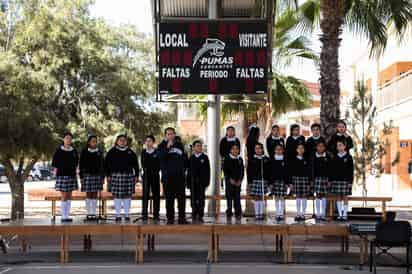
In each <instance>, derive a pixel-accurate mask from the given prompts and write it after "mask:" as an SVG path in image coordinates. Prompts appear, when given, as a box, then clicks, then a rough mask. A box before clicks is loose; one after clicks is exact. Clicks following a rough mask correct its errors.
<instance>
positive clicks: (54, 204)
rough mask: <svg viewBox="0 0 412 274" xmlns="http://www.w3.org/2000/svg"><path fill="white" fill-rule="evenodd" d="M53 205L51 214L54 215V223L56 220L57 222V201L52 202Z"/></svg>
mask: <svg viewBox="0 0 412 274" xmlns="http://www.w3.org/2000/svg"><path fill="white" fill-rule="evenodd" d="M51 203H52V204H51V214H52V220H53V221H54V220H56V215H57V214H56V201H54V200H53V201H52V202H51Z"/></svg>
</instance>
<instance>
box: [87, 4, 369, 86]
mask: <svg viewBox="0 0 412 274" xmlns="http://www.w3.org/2000/svg"><path fill="white" fill-rule="evenodd" d="M91 13H92V15H93V16H96V17H103V18H105V19H106V20H108V21H109V22H111V23H114V24H120V23H130V24H134V25H136V26H137V28H138V29H139V30H140V31H142V32H145V33H150V34H152V33H153V25H152V13H151V8H150V0H116V1H114V0H96V3H95V5H94V7H93V8H92V9H91ZM318 35H319V34H318V33H316V34H313V37H312V43H313V45H312V48H313V49H314V50H315V51H317V52H320V43H319V41H318ZM365 50H366V44H365V43H362V41H360V40H359V39H355V38H354V37H353V36H352V35H351V34H349V33H346V32H344V33H343V39H342V46H341V48H340V64H341V68H345V67H346V66H349V65H350V64H351V62H353V61H354V60H355V59H356V58H357V57H358V56H359V55H360V54H361V53H363V52H364V51H365ZM284 72H285V73H286V74H289V75H293V76H295V77H297V78H300V79H304V80H308V81H317V80H318V79H319V72H318V71H317V69H316V68H315V66H314V65H313V64H312V63H308V62H299V63H296V64H292V66H291V67H290V68H288V69H286V70H285V71H284Z"/></svg>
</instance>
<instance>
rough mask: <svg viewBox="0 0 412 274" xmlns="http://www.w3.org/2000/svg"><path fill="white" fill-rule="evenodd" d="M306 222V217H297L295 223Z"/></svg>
mask: <svg viewBox="0 0 412 274" xmlns="http://www.w3.org/2000/svg"><path fill="white" fill-rule="evenodd" d="M305 220H306V218H305V216H296V217H295V222H304V221H305Z"/></svg>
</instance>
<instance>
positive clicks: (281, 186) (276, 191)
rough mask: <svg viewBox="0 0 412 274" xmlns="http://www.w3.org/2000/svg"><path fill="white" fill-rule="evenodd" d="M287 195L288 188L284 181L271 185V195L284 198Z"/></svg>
mask: <svg viewBox="0 0 412 274" xmlns="http://www.w3.org/2000/svg"><path fill="white" fill-rule="evenodd" d="M287 193H288V187H287V185H286V182H285V181H284V180H274V181H273V183H272V194H273V195H274V196H275V197H285V196H286V195H287Z"/></svg>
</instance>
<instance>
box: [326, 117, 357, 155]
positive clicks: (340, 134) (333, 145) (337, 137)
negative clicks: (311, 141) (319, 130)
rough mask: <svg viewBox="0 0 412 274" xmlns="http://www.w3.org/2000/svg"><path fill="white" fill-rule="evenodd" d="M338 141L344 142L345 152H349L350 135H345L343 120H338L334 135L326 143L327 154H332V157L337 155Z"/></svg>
mask: <svg viewBox="0 0 412 274" xmlns="http://www.w3.org/2000/svg"><path fill="white" fill-rule="evenodd" d="M338 141H344V142H345V144H346V151H347V152H350V150H351V149H352V148H353V140H352V137H350V135H349V134H348V133H347V129H346V123H345V121H343V120H340V121H339V122H338V123H337V124H336V133H335V134H334V135H332V137H331V138H330V140H329V143H328V150H329V152H331V153H333V155H336V154H337V153H338V149H337V142H338Z"/></svg>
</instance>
